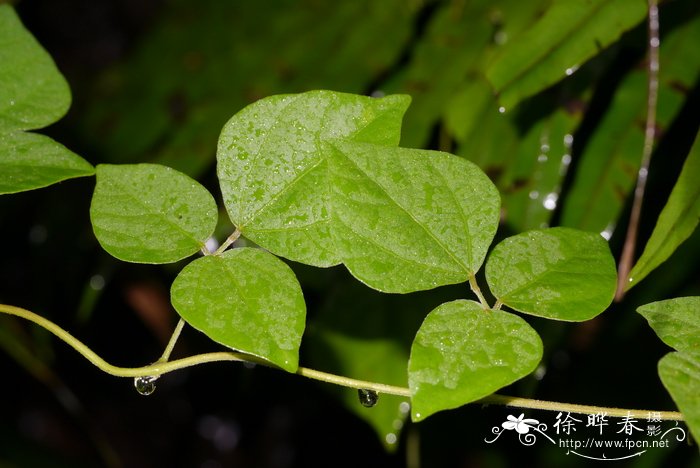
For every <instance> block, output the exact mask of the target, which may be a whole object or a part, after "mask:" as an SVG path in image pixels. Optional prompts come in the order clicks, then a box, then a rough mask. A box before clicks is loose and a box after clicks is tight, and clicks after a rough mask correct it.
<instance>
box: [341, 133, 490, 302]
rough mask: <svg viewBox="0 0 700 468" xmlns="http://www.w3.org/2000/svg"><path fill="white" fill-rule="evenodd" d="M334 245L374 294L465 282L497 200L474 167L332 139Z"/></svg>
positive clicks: (481, 253)
mask: <svg viewBox="0 0 700 468" xmlns="http://www.w3.org/2000/svg"><path fill="white" fill-rule="evenodd" d="M335 148H336V150H337V151H336V152H335V153H334V155H333V156H334V157H333V158H332V160H331V162H330V167H331V170H332V176H331V182H330V185H331V187H332V198H331V200H332V203H331V205H332V210H333V221H334V224H333V227H334V229H333V233H334V236H335V245H336V249H337V251H338V253H339V254H340V256H341V258H342V261H343V263H344V264H345V265H346V266H347V267H348V269H349V270H350V271H351V272H352V274H353V275H354V276H355V277H357V278H358V279H360V280H361V281H363V282H365V283H366V284H368V285H369V286H371V287H373V288H376V289H379V290H381V291H389V292H409V291H416V290H419V289H430V288H434V287H436V286H439V285H444V284H451V283H459V282H464V281H466V280H467V279H468V278H469V276H470V275H473V274H474V273H476V271H477V270H478V269H479V268H480V267H481V264H482V263H483V261H484V258H485V257H486V252H487V249H488V247H489V245H490V244H491V241H492V240H493V236H494V235H495V233H496V229H497V228H498V218H499V207H500V198H499V195H498V192H497V190H496V188H495V187H494V185H493V184H492V183H491V181H490V180H489V178H488V177H487V176H486V175H485V174H484V173H483V172H482V171H481V170H480V169H479V168H478V167H476V166H475V165H474V164H472V163H470V162H469V161H466V160H464V159H462V158H459V157H456V156H454V155H451V154H447V153H440V152H436V151H427V150H414V149H406V148H387V147H381V146H377V145H361V144H349V143H337V144H335Z"/></svg>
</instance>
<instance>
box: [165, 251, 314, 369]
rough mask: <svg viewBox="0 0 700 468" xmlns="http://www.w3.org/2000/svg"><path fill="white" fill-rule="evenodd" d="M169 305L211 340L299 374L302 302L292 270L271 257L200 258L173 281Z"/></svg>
mask: <svg viewBox="0 0 700 468" xmlns="http://www.w3.org/2000/svg"><path fill="white" fill-rule="evenodd" d="M171 300H172V303H173V306H174V307H175V309H176V310H177V312H178V313H179V314H180V315H181V316H182V318H183V319H185V321H187V323H189V324H190V325H192V326H193V327H194V328H196V329H197V330H200V331H201V332H203V333H204V334H206V335H207V336H208V337H209V338H211V339H212V340H214V341H217V342H219V343H221V344H223V345H226V346H228V347H231V348H233V349H237V350H239V351H242V352H244V353H247V354H252V355H255V356H258V357H261V358H263V359H265V360H267V361H269V362H271V363H272V364H275V365H277V366H279V367H281V368H282V369H284V370H286V371H288V372H295V371H296V370H297V367H298V365H299V345H300V343H301V336H302V334H303V333H304V325H305V316H306V306H305V304H304V296H303V295H302V292H301V287H300V286H299V283H298V282H297V279H296V277H295V276H294V273H293V272H292V270H291V269H290V268H289V267H288V266H287V265H286V264H284V263H283V262H282V261H281V260H279V259H278V258H277V257H275V256H273V255H272V254H270V253H268V252H265V251H263V250H260V249H254V248H249V247H244V248H238V249H233V250H230V251H228V252H225V253H224V254H223V255H217V256H214V255H209V256H206V257H203V258H199V259H197V260H195V261H193V262H192V263H190V264H189V265H187V266H186V267H185V268H184V269H183V270H182V271H181V272H180V274H179V275H178V277H177V278H175V281H174V282H173V285H172V288H171Z"/></svg>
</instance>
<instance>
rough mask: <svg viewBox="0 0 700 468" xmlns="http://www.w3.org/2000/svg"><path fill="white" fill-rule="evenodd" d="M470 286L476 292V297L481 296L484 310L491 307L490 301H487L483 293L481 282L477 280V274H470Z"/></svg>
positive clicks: (480, 299) (480, 300)
mask: <svg viewBox="0 0 700 468" xmlns="http://www.w3.org/2000/svg"><path fill="white" fill-rule="evenodd" d="M469 287H470V288H471V290H472V292H473V293H474V294H476V297H478V298H479V302H480V303H481V306H482V307H483V308H484V310H489V309H491V307H490V306H489V303H488V302H486V299H485V298H484V295H483V294H482V293H481V288H480V287H479V283H477V282H476V276H474V275H473V274H471V275H469Z"/></svg>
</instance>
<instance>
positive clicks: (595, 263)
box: [486, 228, 617, 321]
mask: <svg viewBox="0 0 700 468" xmlns="http://www.w3.org/2000/svg"><path fill="white" fill-rule="evenodd" d="M616 278H617V272H616V270H615V260H614V259H613V257H612V255H611V254H610V249H609V247H608V244H607V243H606V242H605V240H604V239H603V238H602V237H601V236H600V235H598V234H594V233H590V232H583V231H578V230H576V229H570V228H550V229H544V230H535V231H528V232H524V233H522V234H518V235H516V236H513V237H509V238H508V239H506V240H504V241H503V242H501V243H500V244H498V245H497V246H496V247H495V248H494V249H493V252H492V253H491V255H489V258H488V260H487V261H486V280H487V281H488V284H489V287H490V288H491V292H492V293H493V295H494V296H496V298H497V299H498V300H499V301H501V302H502V303H504V304H506V305H507V306H509V307H512V308H513V309H515V310H519V311H521V312H525V313H527V314H531V315H537V316H540V317H546V318H550V319H554V320H566V321H583V320H588V319H591V318H593V317H595V316H596V315H598V314H599V313H601V312H602V311H604V310H605V309H606V308H607V307H608V305H610V303H611V302H612V299H613V296H614V294H615V287H616V284H615V282H616Z"/></svg>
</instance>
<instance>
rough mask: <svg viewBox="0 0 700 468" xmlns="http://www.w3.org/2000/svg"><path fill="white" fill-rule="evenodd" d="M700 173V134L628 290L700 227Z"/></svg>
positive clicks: (634, 269)
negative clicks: (699, 225) (698, 178)
mask: <svg viewBox="0 0 700 468" xmlns="http://www.w3.org/2000/svg"><path fill="white" fill-rule="evenodd" d="M698 174H700V133H698V136H697V137H696V138H695V143H694V144H693V147H692V149H691V150H690V154H689V155H688V158H687V159H686V160H685V164H684V165H683V169H682V170H681V174H680V175H679V176H678V180H677V181H676V185H675V186H674V187H673V191H672V192H671V196H670V197H669V198H668V202H666V206H665V207H664V209H663V210H662V211H661V214H660V215H659V219H658V220H657V221H656V226H655V227H654V231H653V232H652V233H651V237H650V238H649V241H648V242H647V245H646V246H645V247H644V252H643V253H642V256H641V257H640V258H639V260H637V263H636V264H635V265H634V268H632V271H631V272H630V282H629V284H628V285H627V287H626V288H625V289H630V288H631V287H632V286H634V285H636V284H637V283H639V282H640V281H641V280H642V279H644V278H645V277H646V276H647V275H648V274H649V273H651V272H652V271H653V270H654V269H655V268H656V267H658V266H659V265H661V264H662V263H663V262H665V261H666V260H667V259H668V257H670V256H671V254H672V253H673V252H675V250H676V249H677V248H678V246H679V245H681V244H682V243H683V242H684V241H685V240H686V239H687V238H688V237H690V235H691V234H692V233H693V231H694V230H695V228H696V227H697V225H698V221H700V184H698V181H697V177H698Z"/></svg>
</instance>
